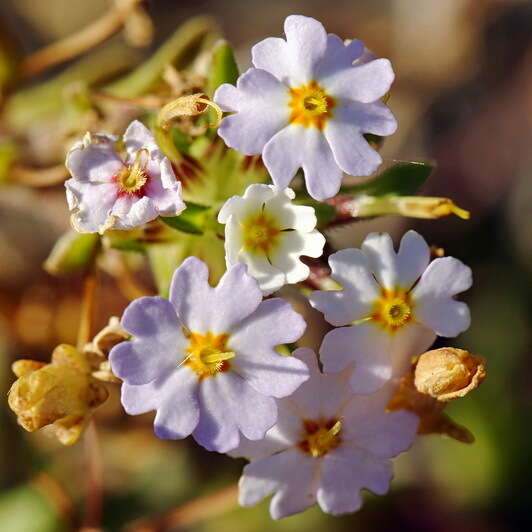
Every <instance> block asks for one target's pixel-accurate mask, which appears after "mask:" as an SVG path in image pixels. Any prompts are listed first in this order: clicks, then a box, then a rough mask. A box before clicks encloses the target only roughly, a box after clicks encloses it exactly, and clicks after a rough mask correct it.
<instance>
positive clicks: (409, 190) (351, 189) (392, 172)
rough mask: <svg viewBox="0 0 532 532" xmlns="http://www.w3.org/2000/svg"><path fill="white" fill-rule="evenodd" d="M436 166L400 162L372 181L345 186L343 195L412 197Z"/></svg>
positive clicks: (342, 189) (425, 163)
mask: <svg viewBox="0 0 532 532" xmlns="http://www.w3.org/2000/svg"><path fill="white" fill-rule="evenodd" d="M433 169H434V165H433V164H431V163H427V162H400V163H398V164H396V165H394V166H392V167H391V168H387V169H386V170H384V172H382V173H381V174H379V175H378V176H376V177H375V178H373V179H371V180H370V181H367V182H364V183H361V184H359V185H352V186H345V187H342V188H341V189H340V193H341V194H367V195H369V196H385V195H387V194H393V195H396V196H410V195H412V194H415V193H416V192H417V191H418V190H419V188H420V187H421V185H423V183H425V181H426V180H427V179H428V178H429V177H430V174H431V173H432V170H433Z"/></svg>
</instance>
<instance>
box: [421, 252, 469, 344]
mask: <svg viewBox="0 0 532 532" xmlns="http://www.w3.org/2000/svg"><path fill="white" fill-rule="evenodd" d="M471 284H472V276H471V269H470V268H469V267H468V266H466V265H465V264H463V263H462V262H460V261H459V260H457V259H455V258H453V257H444V258H440V259H435V260H433V261H432V262H431V263H430V264H429V267H428V268H427V269H426V270H425V272H424V273H423V275H422V277H421V279H420V280H419V283H418V284H417V285H416V287H415V288H414V290H413V291H412V301H413V303H414V305H415V313H416V319H417V320H418V321H420V322H421V323H423V324H425V325H426V326H428V327H430V328H432V329H433V330H434V331H435V332H436V333H437V334H438V335H440V336H448V337H454V336H457V335H458V334H460V333H461V332H463V331H464V330H466V329H467V328H468V327H469V325H470V321H471V318H470V314H469V309H468V307H467V305H466V304H465V303H461V302H459V301H455V300H454V299H453V297H454V296H455V295H456V294H459V293H460V292H463V291H464V290H467V289H468V288H469V287H470V286H471Z"/></svg>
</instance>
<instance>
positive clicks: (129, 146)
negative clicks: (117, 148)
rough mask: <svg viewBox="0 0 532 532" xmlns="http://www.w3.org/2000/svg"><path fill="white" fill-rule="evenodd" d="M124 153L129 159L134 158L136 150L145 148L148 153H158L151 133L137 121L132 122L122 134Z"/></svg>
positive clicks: (157, 147)
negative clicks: (125, 152)
mask: <svg viewBox="0 0 532 532" xmlns="http://www.w3.org/2000/svg"><path fill="white" fill-rule="evenodd" d="M124 143H125V146H126V151H127V153H128V154H129V156H130V157H132V158H133V157H135V155H136V153H137V151H138V150H140V149H142V148H146V149H147V150H148V151H149V152H150V153H155V154H157V152H159V151H160V150H159V146H158V145H157V142H155V137H154V136H153V133H152V132H151V131H150V130H149V129H148V128H147V127H146V126H145V125H144V124H143V123H142V122H139V121H138V120H133V122H131V124H129V126H128V127H127V129H126V131H125V133H124Z"/></svg>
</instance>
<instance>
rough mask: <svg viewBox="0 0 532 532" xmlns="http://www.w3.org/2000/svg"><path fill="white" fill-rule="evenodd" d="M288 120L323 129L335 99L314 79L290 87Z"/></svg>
mask: <svg viewBox="0 0 532 532" xmlns="http://www.w3.org/2000/svg"><path fill="white" fill-rule="evenodd" d="M290 96H291V100H290V102H289V103H288V107H290V109H291V111H292V112H291V115H290V122H291V123H292V124H300V125H302V126H304V127H311V126H314V127H317V128H318V129H323V128H324V127H325V123H326V122H327V119H328V118H330V117H331V116H332V110H333V108H334V106H335V105H336V101H335V99H334V98H333V97H332V96H329V95H328V94H327V93H326V92H325V91H324V90H323V89H322V88H321V87H320V86H319V85H318V83H317V82H316V81H311V82H310V83H309V84H308V85H302V86H301V87H296V88H292V89H290Z"/></svg>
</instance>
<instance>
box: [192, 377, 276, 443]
mask: <svg viewBox="0 0 532 532" xmlns="http://www.w3.org/2000/svg"><path fill="white" fill-rule="evenodd" d="M199 399H200V406H201V415H200V420H199V423H198V426H197V427H196V429H195V430H194V433H193V436H194V438H195V440H196V441H197V442H198V443H199V444H200V445H202V446H203V447H205V448H206V449H208V450H210V451H218V452H220V453H225V452H228V451H230V450H232V449H235V448H236V447H237V446H238V443H239V440H240V436H239V431H241V432H242V434H243V435H244V436H246V437H247V438H248V439H252V440H258V439H261V438H263V437H264V435H265V434H266V432H267V430H268V429H270V428H271V427H272V426H273V424H274V423H275V421H276V419H277V406H276V404H275V401H274V400H273V399H272V398H271V397H266V396H265V395H262V394H260V393H258V392H256V391H255V390H254V389H253V388H251V387H250V386H249V385H248V384H247V382H246V381H245V380H244V379H242V378H241V377H240V376H238V375H236V374H235V373H233V372H228V373H220V374H218V375H216V377H212V378H208V379H205V380H203V381H202V383H201V386H200V390H199Z"/></svg>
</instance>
